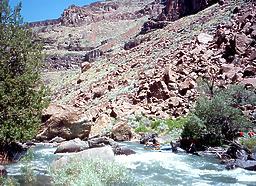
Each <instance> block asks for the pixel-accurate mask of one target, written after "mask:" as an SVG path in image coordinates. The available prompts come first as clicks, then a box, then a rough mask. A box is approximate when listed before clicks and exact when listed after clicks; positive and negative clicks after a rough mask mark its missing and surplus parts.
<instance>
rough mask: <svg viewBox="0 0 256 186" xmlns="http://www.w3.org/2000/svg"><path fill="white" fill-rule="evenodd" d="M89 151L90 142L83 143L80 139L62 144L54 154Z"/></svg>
mask: <svg viewBox="0 0 256 186" xmlns="http://www.w3.org/2000/svg"><path fill="white" fill-rule="evenodd" d="M85 149H89V143H88V141H82V140H80V139H79V138H76V139H73V140H70V141H65V142H62V143H61V144H60V145H59V146H58V147H57V149H56V151H55V152H54V153H66V152H79V151H83V150H85Z"/></svg>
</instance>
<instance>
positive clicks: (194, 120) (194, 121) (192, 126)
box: [181, 114, 206, 139]
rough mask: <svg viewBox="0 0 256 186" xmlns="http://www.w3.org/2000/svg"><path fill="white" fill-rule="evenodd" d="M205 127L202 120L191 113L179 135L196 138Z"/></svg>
mask: <svg viewBox="0 0 256 186" xmlns="http://www.w3.org/2000/svg"><path fill="white" fill-rule="evenodd" d="M205 128H206V127H205V125H204V122H203V121H202V120H201V119H200V118H199V117H197V116H196V115H194V114H192V115H191V116H189V117H188V119H187V120H186V123H185V124H184V129H183V131H182V134H181V137H188V138H194V139H198V138H200V137H201V135H202V134H203V131H204V129H205Z"/></svg>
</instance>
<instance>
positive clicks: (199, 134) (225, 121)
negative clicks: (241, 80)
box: [182, 85, 256, 145]
mask: <svg viewBox="0 0 256 186" xmlns="http://www.w3.org/2000/svg"><path fill="white" fill-rule="evenodd" d="M255 98H256V96H255V93H254V92H253V91H250V90H245V89H244V88H243V87H242V86H240V85H232V86H229V87H228V88H227V89H217V88H215V92H214V94H213V95H211V96H210V97H209V96H207V95H205V94H202V95H201V96H200V97H199V98H198V100H197V102H196V104H195V108H194V110H193V111H192V116H191V117H189V119H188V121H187V123H186V124H185V127H184V131H183V133H182V137H193V138H200V139H201V141H202V142H203V143H205V144H204V145H220V144H221V143H222V142H223V141H224V140H233V139H234V138H235V137H236V134H237V132H238V131H239V130H243V129H246V128H247V127H250V126H251V125H252V122H251V121H250V120H249V119H248V118H247V117H245V116H244V114H243V113H242V111H241V110H240V109H239V107H241V106H242V105H244V104H252V105H255Z"/></svg>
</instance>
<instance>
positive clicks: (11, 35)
mask: <svg viewBox="0 0 256 186" xmlns="http://www.w3.org/2000/svg"><path fill="white" fill-rule="evenodd" d="M20 10H21V4H18V5H17V6H16V7H15V8H14V9H12V8H11V7H10V5H9V1H8V0H1V1H0V142H1V144H3V143H10V142H13V141H21V142H23V141H26V140H29V139H31V138H33V137H34V135H35V134H36V133H37V130H38V127H39V124H40V120H41V111H42V109H43V107H44V106H45V103H46V101H45V89H44V87H43V85H42V84H41V83H40V82H41V81H40V68H41V62H42V54H41V47H40V45H39V44H38V43H36V42H34V41H35V39H33V38H34V36H33V33H32V32H31V31H30V30H29V29H28V28H27V27H26V26H25V25H24V24H23V22H22V18H21V16H20Z"/></svg>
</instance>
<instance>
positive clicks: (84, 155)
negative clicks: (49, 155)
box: [52, 146, 114, 169]
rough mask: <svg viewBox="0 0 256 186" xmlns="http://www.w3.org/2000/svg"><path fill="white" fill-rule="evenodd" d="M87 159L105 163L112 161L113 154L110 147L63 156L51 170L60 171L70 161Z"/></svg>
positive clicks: (54, 163)
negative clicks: (99, 160)
mask: <svg viewBox="0 0 256 186" xmlns="http://www.w3.org/2000/svg"><path fill="white" fill-rule="evenodd" d="M88 159H102V160H105V161H114V152H113V150H112V148H111V147H110V146H106V147H100V148H93V149H88V150H84V151H81V152H77V153H74V154H71V155H69V156H63V157H61V158H60V159H58V160H56V161H54V162H53V164H52V168H53V169H61V168H62V167H64V166H65V165H66V164H68V163H70V162H72V161H84V160H88Z"/></svg>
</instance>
